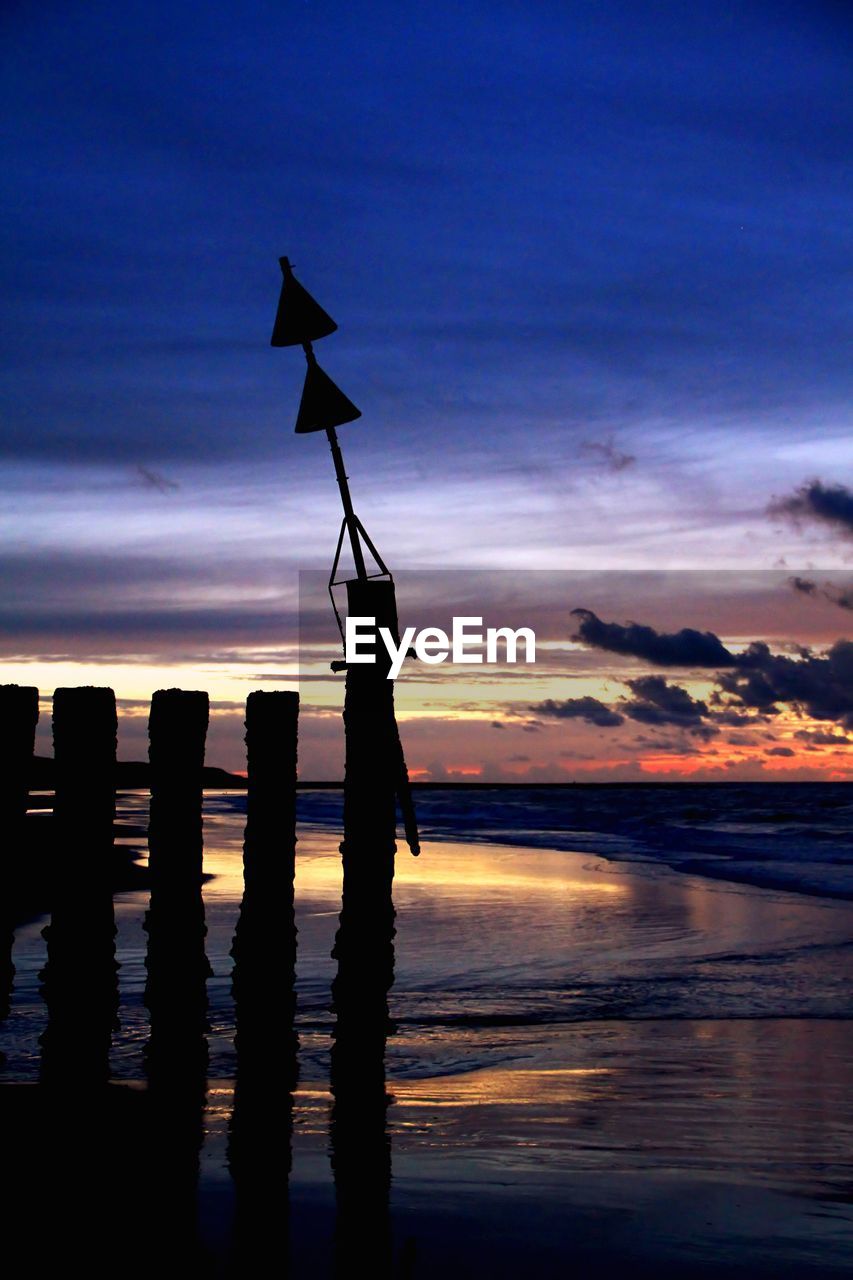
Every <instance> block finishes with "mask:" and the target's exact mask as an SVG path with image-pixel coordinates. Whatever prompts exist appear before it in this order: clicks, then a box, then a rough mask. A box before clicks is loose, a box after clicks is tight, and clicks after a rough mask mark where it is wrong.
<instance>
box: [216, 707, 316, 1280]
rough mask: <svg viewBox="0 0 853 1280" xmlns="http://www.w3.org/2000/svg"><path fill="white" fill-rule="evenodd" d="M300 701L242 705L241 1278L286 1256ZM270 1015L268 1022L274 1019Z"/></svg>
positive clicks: (237, 1116) (238, 956) (235, 1160)
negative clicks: (244, 778)
mask: <svg viewBox="0 0 853 1280" xmlns="http://www.w3.org/2000/svg"><path fill="white" fill-rule="evenodd" d="M298 714H299V695H298V694H297V693H286V692H278V691H271V690H269V691H268V690H258V691H256V692H254V693H250V694H249V697H248V700H247V702H246V754H247V763H248V774H249V788H248V802H247V817H246V833H245V842H244V845H243V879H244V886H245V887H244V892H243V901H242V903H241V904H240V916H239V919H238V921H237V928H236V930H235V933H234V942H233V945H232V948H231V954H232V956H233V957H234V973H233V980H232V991H233V994H234V1013H235V1029H236V1035H235V1038H234V1043H235V1047H236V1050H237V1070H236V1072H235V1079H234V1109H233V1111H232V1114H231V1121H230V1124H229V1126H228V1167H229V1170H230V1172H231V1176H232V1177H233V1179H234V1185H235V1189H236V1200H235V1214H234V1235H235V1241H236V1242H237V1245H238V1248H239V1257H240V1260H241V1269H242V1270H243V1271H245V1272H246V1274H251V1275H254V1274H255V1273H257V1274H259V1275H260V1274H262V1273H263V1272H264V1270H265V1267H266V1266H267V1264H268V1260H269V1258H270V1257H272V1256H277V1257H285V1256H286V1254H287V1232H288V1225H289V1214H288V1198H287V1185H288V1179H289V1176H290V1169H291V1160H292V1142H293V1090H294V1089H295V1088H296V1082H297V1067H298V1058H297V1054H298V1049H299V1041H298V1037H297V1034H296V1031H295V1028H294V1015H295V1011H296V993H295V981H296V922H295V917H294V909H293V907H294V903H293V876H294V870H295V853H296V748H297V727H298ZM271 1011H274V1014H273V1013H271Z"/></svg>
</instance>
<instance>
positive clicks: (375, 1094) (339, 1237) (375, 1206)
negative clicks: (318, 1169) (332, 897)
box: [330, 851, 395, 1276]
mask: <svg viewBox="0 0 853 1280" xmlns="http://www.w3.org/2000/svg"><path fill="white" fill-rule="evenodd" d="M371 852H372V853H373V854H374V856H373V858H369V857H364V858H363V859H359V860H358V861H356V859H355V858H351V859H350V860H348V859H347V857H346V855H345V858H344V887H343V904H342V910H341V915H340V927H339V929H338V932H337V935H336V938H335V948H334V951H333V956H334V957H335V958H336V959H337V962H338V970H337V975H336V977H335V980H334V983H333V986H332V997H333V1011H334V1015H335V1026H334V1031H333V1037H334V1040H333V1044H332V1051H331V1077H330V1078H331V1091H332V1097H333V1100H334V1101H333V1105H332V1113H331V1126H330V1138H331V1162H332V1172H333V1175H334V1183H335V1195H336V1201H337V1220H336V1235H335V1260H336V1269H337V1274H338V1275H348V1274H350V1273H351V1272H352V1271H353V1270H354V1269H355V1268H359V1269H364V1268H366V1269H367V1271H368V1274H370V1275H374V1276H385V1275H390V1273H391V1261H392V1258H391V1228H390V1221H389V1194H390V1188H391V1141H390V1138H389V1136H388V1131H387V1116H386V1112H387V1109H388V1105H389V1103H390V1097H389V1094H388V1091H387V1088H386V1081H385V1046H386V1040H387V1037H388V1035H389V1033H391V1032H393V1030H394V1027H393V1023H392V1022H391V1020H390V1018H389V1013H388V992H389V991H390V989H391V986H392V985H393V982H394V934H395V929H394V919H395V914H394V904H393V900H392V895H391V889H392V883H393V875H394V863H393V854H392V855H391V856H390V858H389V857H385V858H382V857H380V856H377V855H376V851H371Z"/></svg>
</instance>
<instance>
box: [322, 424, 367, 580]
mask: <svg viewBox="0 0 853 1280" xmlns="http://www.w3.org/2000/svg"><path fill="white" fill-rule="evenodd" d="M326 439H327V440H328V441H329V448H330V449H331V451H332V458H333V460H334V463H335V475H336V476H337V479H338V488H339V489H340V491H341V502H342V503H343V504H344V520H345V521H346V526H347V532H348V534H349V540H350V544H351V546H352V558H353V560H354V561H355V572H356V575H357V577H358V578H359V580H360V581H361V582H365V581H366V580H367V568H366V566H365V563H364V553H363V551H362V549H361V542H360V540H359V536H358V518H357V516H356V514H355V511H354V510H353V506H352V498H351V497H350V491H349V485H348V483H347V473H346V471H344V459H343V454H342V453H341V446H340V445H339V444H338V434H337V432H336V431H335V428H334V427H327V428H326Z"/></svg>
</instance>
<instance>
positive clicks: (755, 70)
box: [0, 0, 853, 684]
mask: <svg viewBox="0 0 853 1280" xmlns="http://www.w3.org/2000/svg"><path fill="white" fill-rule="evenodd" d="M851 31H853V20H851V17H850V13H849V10H848V9H847V7H846V6H845V5H844V4H841V3H830V2H825V3H786V2H785V0H775V2H774V3H769V2H768V3H760V2H759V0H747V2H744V3H739V4H734V3H721V2H719V0H711V2H709V3H706V4H702V5H698V6H689V5H684V4H683V3H652V2H651V0H631V3H628V2H627V0H621V2H617V0H597V2H596V3H591V2H589V3H584V2H581V0H578V2H576V3H547V2H543V3H537V4H533V5H522V4H515V3H500V2H496V0H490V2H489V3H487V4H478V3H466V4H462V3H457V4H448V3H442V2H438V3H433V4H431V5H429V6H422V7H419V8H413V7H411V6H402V5H390V4H384V3H371V4H369V5H368V4H360V3H349V4H340V3H328V4H312V5H309V4H295V3H290V4H288V3H284V4H282V3H279V4H254V3H248V4H240V5H235V4H231V5H222V4H216V3H213V4H192V3H191V4H179V5H175V4H171V5H166V4H162V3H158V2H157V0H154V2H153V3H148V4H146V5H137V4H124V5H120V6H117V5H114V4H112V5H107V4H87V3H80V4H75V5H69V4H66V3H63V4H50V3H41V4H39V5H35V4H29V3H18V4H9V5H6V6H4V9H3V13H2V16H1V17H0V34H2V37H3V38H2V50H3V52H2V65H3V70H2V79H1V80H0V93H2V109H3V119H4V121H5V125H4V131H3V135H2V151H3V155H2V159H3V171H4V174H5V175H6V204H5V217H4V220H3V226H2V230H0V267H1V268H2V283H3V287H2V291H0V306H2V309H3V312H4V314H3V332H4V342H3V344H2V368H0V378H1V379H2V381H0V390H2V401H3V408H2V432H0V482H2V486H3V495H4V501H3V511H4V515H3V518H2V522H0V568H3V569H4V571H5V575H6V582H7V588H6V593H5V598H6V603H5V605H4V606H3V609H2V614H0V622H2V623H3V627H4V636H3V638H2V645H3V652H4V653H5V654H6V655H7V656H10V657H15V658H16V659H17V660H20V661H26V660H36V659H38V661H39V662H42V661H43V660H44V659H45V658H48V657H51V656H53V657H57V656H58V657H68V656H72V657H73V656H77V657H80V656H84V657H85V658H86V659H87V660H89V659H91V660H98V659H99V658H103V657H104V655H105V654H107V655H109V656H111V657H114V658H116V659H126V660H127V661H129V662H138V661H139V660H140V655H143V657H144V660H145V662H146V663H148V664H149V665H150V664H154V665H156V663H157V661H158V660H159V658H162V660H163V661H164V662H166V661H169V662H171V661H174V660H176V659H178V658H180V659H181V660H184V659H186V660H187V661H196V660H197V658H198V656H199V654H201V655H202V656H205V657H206V658H207V659H209V660H210V661H215V660H216V656H217V654H219V655H220V656H221V655H222V654H226V653H227V655H228V660H229V661H231V660H233V658H234V653H235V651H236V650H237V649H240V648H241V647H242V648H243V649H244V650H245V653H244V658H245V660H246V661H247V662H251V661H252V660H253V659H252V657H251V653H250V652H249V651H250V650H252V649H253V647H254V648H264V649H265V650H267V651H268V650H269V648H270V647H271V645H272V644H273V642H274V640H275V636H276V634H277V632H280V634H281V635H282V637H283V639H282V644H286V643H287V642H289V641H290V640H291V639H292V635H291V630H292V628H291V625H290V623H289V622H288V618H289V616H290V613H289V611H291V610H292V606H293V602H294V600H295V596H296V574H297V570H298V569H299V568H300V567H305V566H322V565H323V564H325V563H326V562H327V561H328V560H329V558H330V554H331V550H332V548H333V546H334V540H335V536H336V532H337V521H338V516H337V510H336V502H337V497H336V493H335V491H334V485H333V480H332V476H331V469H330V463H329V458H328V453H327V450H326V448H325V446H324V444H323V442H322V441H321V440H319V439H318V438H317V437H305V438H299V437H296V436H294V435H293V434H292V424H293V421H294V418H295V413H296V407H297V404H298V398H299V392H300V387H301V379H302V373H303V367H304V366H303V362H302V360H301V356H300V355H299V353H298V352H295V353H294V352H292V351H278V350H271V349H270V347H269V345H268V344H269V334H270V330H271V326H272V320H273V317H274V313H275V306H276V301H277V295H278V289H279V284H280V274H279V269H278V264H277V258H278V256H279V254H283V253H286V254H288V255H289V256H290V257H291V259H292V260H293V262H294V263H295V265H296V272H297V275H298V276H299V278H300V279H301V280H302V281H303V283H305V284H306V286H307V287H308V288H309V289H310V290H311V291H312V292H313V293H314V294H315V296H316V297H317V298H318V300H319V301H320V302H321V303H322V304H323V305H324V306H325V307H326V308H327V309H328V310H329V311H330V312H331V314H332V315H333V316H334V317H335V318H336V320H337V321H338V323H339V325H340V330H339V332H338V333H336V334H335V335H333V336H332V337H331V338H329V339H326V340H324V341H323V343H322V344H320V345H319V346H318V356H319V358H320V361H321V363H322V364H323V366H324V367H325V368H326V369H327V371H328V372H329V373H330V374H331V376H332V377H333V378H334V379H335V380H336V381H337V382H338V383H339V384H340V385H341V387H342V388H343V389H344V390H345V391H346V392H347V394H348V395H349V396H350V397H351V398H352V399H353V400H354V401H355V402H356V403H357V404H358V405H359V406H360V408H361V409H362V411H363V415H364V416H363V418H362V419H361V420H360V421H359V422H358V423H357V424H354V425H353V426H351V427H347V428H345V429H343V430H342V432H341V435H342V440H343V443H344V448H345V453H346V456H347V461H348V466H349V470H350V473H351V476H352V479H353V485H354V488H355V492H356V497H357V505H358V508H359V511H360V514H361V515H362V517H363V519H364V520H365V523H366V524H367V526H368V528H369V529H370V531H371V533H373V534H374V536H375V537H376V539H377V541H378V542H379V544H380V547H381V549H382V551H383V554H384V555H385V557H386V559H388V560H389V561H390V562H391V563H392V565H394V566H396V567H399V568H405V567H417V566H421V565H433V566H438V567H445V566H447V567H464V566H470V565H473V566H490V567H501V568H516V567H517V568H540V567H541V568H560V569H573V568H581V569H582V568H596V567H613V566H617V565H620V566H631V567H647V568H662V567H668V566H670V565H680V566H684V567H696V566H702V567H708V566H709V565H716V566H720V567H724V566H732V565H742V564H750V565H753V566H756V567H765V568H769V567H771V566H773V565H775V564H777V563H778V562H780V561H781V560H784V561H785V563H786V564H789V565H791V566H792V567H798V568H799V567H803V566H805V567H808V566H809V565H818V566H827V567H832V566H836V567H837V566H839V565H842V566H843V565H844V564H846V563H847V561H848V559H849V551H850V540H849V538H848V537H846V536H845V534H844V531H843V530H842V531H841V533H839V531H838V530H837V529H836V530H834V531H833V530H832V529H828V528H826V527H824V526H821V525H820V523H819V522H818V523H817V524H816V525H814V527H811V526H809V525H808V524H807V526H806V527H805V528H803V527H801V528H800V529H799V530H798V529H795V528H793V527H791V526H789V524H788V523H786V522H784V521H782V522H781V523H780V522H779V521H778V520H776V521H774V520H772V519H769V518H768V516H767V514H766V508H767V506H768V503H770V501H771V500H772V499H773V498H780V497H784V496H785V495H786V494H788V493H790V492H792V491H794V490H795V489H796V488H797V486H798V485H800V484H802V483H803V482H804V481H805V480H807V479H809V478H811V477H814V476H819V477H820V478H821V479H822V480H823V481H824V482H825V483H827V484H842V485H850V483H851V482H852V481H853V446H851V439H853V434H851V430H850V428H851V422H850V409H849V405H850V368H851V361H850V343H849V333H850V329H849V296H850V291H849V284H850V281H849V270H850V268H849V264H850V261H851V252H850V251H851V238H853V237H851V232H850V227H851V225H853V223H851V218H850V194H851V193H850V163H849V160H850V141H851V137H853V105H851V102H853V100H851V96H850V93H849V85H850V73H851V43H853V42H851ZM158 655H159V658H158ZM34 670H35V668H34ZM38 680H39V682H40V683H45V684H47V683H49V680H50V673H49V672H48V673H46V674H43V675H39V676H38Z"/></svg>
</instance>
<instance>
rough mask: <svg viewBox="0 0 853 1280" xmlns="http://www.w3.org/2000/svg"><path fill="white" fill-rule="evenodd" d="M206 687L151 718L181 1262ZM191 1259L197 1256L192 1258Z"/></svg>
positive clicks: (196, 1124) (159, 1105) (196, 1125)
mask: <svg viewBox="0 0 853 1280" xmlns="http://www.w3.org/2000/svg"><path fill="white" fill-rule="evenodd" d="M208 715H209V703H208V696H207V694H206V693H203V692H198V691H195V690H192V691H188V690H184V689H159V690H158V691H157V692H156V693H155V694H154V696H153V698H152V700H151V710H150V714H149V719H148V738H149V748H148V758H149V762H150V785H151V809H150V814H149V825H148V852H149V867H150V871H151V901H150V905H149V909H148V912H147V914H146V917H145V930H146V932H147V934H148V948H147V953H146V957H145V967H146V971H147V979H146V983H145V1004H146V1006H147V1008H148V1012H149V1018H150V1034H149V1037H148V1041H147V1043H146V1045H145V1050H144V1062H145V1072H146V1075H147V1077H148V1088H149V1096H150V1098H151V1122H152V1126H153V1129H154V1132H155V1134H156V1140H157V1142H158V1143H159V1144H160V1147H161V1150H162V1153H163V1154H162V1159H161V1161H160V1165H159V1172H160V1175H161V1178H162V1182H163V1186H164V1188H165V1195H164V1201H165V1203H166V1204H167V1210H166V1214H167V1229H168V1230H169V1231H170V1232H172V1233H173V1234H174V1240H175V1246H174V1248H175V1252H176V1255H177V1257H178V1258H179V1259H181V1258H183V1257H184V1250H188V1251H190V1252H191V1251H192V1250H193V1249H194V1248H195V1232H196V1183H197V1178H198V1162H199V1152H200V1150H201V1144H202V1141H203V1138H204V1126H203V1115H204V1105H205V1097H206V1088H207V1060H208V1054H207V1039H206V1033H207V1030H208V1022H207V979H208V977H209V976H210V972H211V970H210V965H209V963H208V960H207V956H206V954H205V938H206V935H207V928H206V925H205V917H204V901H203V899H202V893H201V885H202V855H203V837H202V800H203V794H204V792H203V783H204V775H203V768H204V748H205V740H206V736H207V725H208ZM187 1256H188V1255H187Z"/></svg>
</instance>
